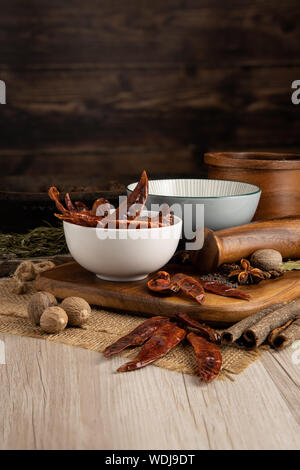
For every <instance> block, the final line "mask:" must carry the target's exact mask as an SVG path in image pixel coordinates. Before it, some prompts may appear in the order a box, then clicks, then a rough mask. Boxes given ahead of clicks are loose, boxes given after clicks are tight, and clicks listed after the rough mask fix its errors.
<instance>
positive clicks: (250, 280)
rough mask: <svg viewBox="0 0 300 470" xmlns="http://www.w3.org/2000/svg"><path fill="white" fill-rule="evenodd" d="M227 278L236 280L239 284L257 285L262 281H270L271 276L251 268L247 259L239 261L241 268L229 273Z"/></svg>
mask: <svg viewBox="0 0 300 470" xmlns="http://www.w3.org/2000/svg"><path fill="white" fill-rule="evenodd" d="M228 277H229V278H236V280H237V282H238V283H239V284H243V285H244V284H257V283H258V282H260V281H262V280H264V279H270V277H271V275H270V274H269V273H267V272H265V271H262V270H261V269H258V268H254V267H253V266H251V264H250V262H249V261H248V260H247V259H242V260H241V266H240V268H238V269H235V270H233V271H231V273H230V274H229V276H228Z"/></svg>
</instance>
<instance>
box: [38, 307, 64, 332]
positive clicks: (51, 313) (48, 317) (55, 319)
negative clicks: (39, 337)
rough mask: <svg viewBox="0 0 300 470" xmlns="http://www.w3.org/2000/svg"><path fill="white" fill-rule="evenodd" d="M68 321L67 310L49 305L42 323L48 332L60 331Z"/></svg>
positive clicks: (43, 328)
mask: <svg viewBox="0 0 300 470" xmlns="http://www.w3.org/2000/svg"><path fill="white" fill-rule="evenodd" d="M67 323H68V316H67V314H66V312H65V311H64V310H63V309H62V308H60V307H48V308H46V310H44V312H43V314H42V316H41V320H40V325H41V328H42V330H44V331H46V333H59V332H60V331H62V330H64V329H65V327H66V326H67Z"/></svg>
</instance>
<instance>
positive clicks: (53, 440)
mask: <svg viewBox="0 0 300 470" xmlns="http://www.w3.org/2000/svg"><path fill="white" fill-rule="evenodd" d="M0 339H2V341H4V343H5V350H6V365H0V384H1V393H0V448H1V449H120V450H124V449H155V450H156V449H159V450H165V449H180V450H184V449H299V448H300V427H299V424H300V406H299V405H300V400H299V383H300V364H299V362H300V351H299V349H300V345H299V344H298V350H296V349H291V348H289V349H288V350H285V351H283V352H281V353H269V352H267V353H265V354H264V355H263V358H262V359H261V360H259V361H257V362H256V363H254V364H252V365H251V366H250V367H249V368H248V369H247V370H246V371H245V372H244V373H243V374H241V375H239V376H237V377H236V380H235V382H231V381H229V380H227V381H225V382H222V381H215V382H213V383H211V384H210V385H205V384H200V383H199V381H198V379H197V378H196V377H191V376H187V375H183V374H179V373H176V372H170V371H167V370H163V369H160V368H158V367H154V366H149V367H146V368H145V369H143V370H140V371H136V372H131V373H128V374H116V373H115V370H116V369H117V367H118V365H119V364H120V363H121V362H123V361H124V359H122V358H121V359H120V358H114V359H111V360H106V359H104V358H103V356H102V355H101V354H99V353H95V352H90V351H85V350H83V349H80V348H74V347H70V346H64V345H61V344H57V343H50V342H47V341H43V340H37V339H31V338H21V337H18V336H6V335H1V336H0Z"/></svg>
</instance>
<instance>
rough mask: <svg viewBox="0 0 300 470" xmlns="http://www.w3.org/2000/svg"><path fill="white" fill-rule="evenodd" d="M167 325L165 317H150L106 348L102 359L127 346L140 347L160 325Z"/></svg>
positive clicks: (167, 321)
mask: <svg viewBox="0 0 300 470" xmlns="http://www.w3.org/2000/svg"><path fill="white" fill-rule="evenodd" d="M166 323H169V319H168V318H167V317H160V316H157V317H152V318H149V319H148V320H146V321H144V322H143V323H141V324H140V325H139V326H138V327H136V328H135V329H134V330H132V331H131V332H130V333H128V335H126V336H123V337H122V338H120V339H118V340H117V341H116V342H115V343H113V344H111V345H110V346H108V347H107V348H106V349H105V351H104V353H103V354H104V357H110V356H113V355H114V354H118V353H119V352H121V351H123V350H124V349H126V348H128V347H129V346H141V345H142V344H144V342H145V341H146V340H147V339H149V338H150V337H151V336H152V335H153V333H154V332H155V331H156V330H157V329H158V328H159V327H161V326H162V325H165V324H166Z"/></svg>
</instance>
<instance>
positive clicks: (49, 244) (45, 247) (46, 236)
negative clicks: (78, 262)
mask: <svg viewBox="0 0 300 470" xmlns="http://www.w3.org/2000/svg"><path fill="white" fill-rule="evenodd" d="M62 253H68V249H67V245H66V242H65V237H64V232H63V228H62V227H51V226H49V227H37V228H35V229H33V230H31V231H30V232H28V233H26V234H20V233H9V234H7V233H0V257H1V258H32V257H34V256H38V257H42V256H54V255H58V254H62Z"/></svg>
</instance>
